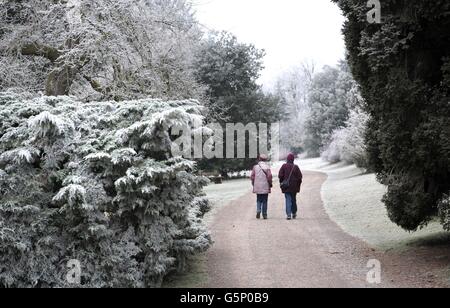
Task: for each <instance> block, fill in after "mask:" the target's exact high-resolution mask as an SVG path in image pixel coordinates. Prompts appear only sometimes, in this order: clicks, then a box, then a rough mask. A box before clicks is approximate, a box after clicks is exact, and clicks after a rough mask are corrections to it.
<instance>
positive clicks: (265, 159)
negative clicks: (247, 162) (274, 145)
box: [259, 154, 269, 161]
mask: <svg viewBox="0 0 450 308" xmlns="http://www.w3.org/2000/svg"><path fill="white" fill-rule="evenodd" d="M268 160H269V157H268V156H267V155H266V154H261V155H259V161H268Z"/></svg>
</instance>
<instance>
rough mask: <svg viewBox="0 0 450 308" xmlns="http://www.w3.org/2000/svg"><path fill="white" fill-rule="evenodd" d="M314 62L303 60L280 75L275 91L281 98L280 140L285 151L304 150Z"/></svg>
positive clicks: (314, 68)
mask: <svg viewBox="0 0 450 308" xmlns="http://www.w3.org/2000/svg"><path fill="white" fill-rule="evenodd" d="M315 70H316V67H315V63H314V62H313V61H304V62H303V63H302V64H301V65H300V66H298V67H294V68H292V69H291V70H290V71H288V72H285V73H283V74H282V76H280V77H279V78H278V80H277V83H276V85H275V93H276V95H278V96H280V97H281V98H282V99H283V103H284V107H283V112H284V117H285V121H283V123H282V126H281V134H282V136H281V140H282V142H283V147H284V148H285V149H286V150H287V151H294V152H301V151H302V150H304V143H303V141H304V140H305V125H306V120H307V117H308V113H309V108H308V95H309V91H310V89H311V84H312V81H313V78H314V75H315Z"/></svg>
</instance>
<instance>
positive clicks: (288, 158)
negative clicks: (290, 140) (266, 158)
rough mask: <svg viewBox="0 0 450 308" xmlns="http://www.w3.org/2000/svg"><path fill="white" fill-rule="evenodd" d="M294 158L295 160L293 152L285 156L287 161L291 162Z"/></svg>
mask: <svg viewBox="0 0 450 308" xmlns="http://www.w3.org/2000/svg"><path fill="white" fill-rule="evenodd" d="M294 160H295V155H294V154H293V153H289V155H288V157H287V161H288V163H293V162H294Z"/></svg>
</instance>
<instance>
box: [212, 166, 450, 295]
mask: <svg viewBox="0 0 450 308" xmlns="http://www.w3.org/2000/svg"><path fill="white" fill-rule="evenodd" d="M304 175H305V179H304V185H303V188H302V194H301V196H300V197H299V215H300V217H299V219H298V220H296V221H287V220H286V218H285V214H284V197H283V195H282V194H281V192H280V191H279V189H277V186H278V185H277V183H275V187H276V188H275V192H274V193H273V194H272V195H271V197H270V201H269V202H270V204H269V220H267V221H263V220H259V221H258V220H256V219H255V218H256V217H255V216H256V213H255V212H256V205H255V196H254V195H252V194H247V195H246V196H244V197H242V198H239V199H238V200H236V201H234V202H232V203H231V204H229V205H227V206H225V207H223V208H221V209H220V210H219V211H218V212H217V214H216V215H215V218H214V220H213V222H212V223H211V229H212V235H213V239H214V241H215V244H214V246H213V248H212V249H211V250H210V251H209V252H208V253H207V260H208V261H207V263H208V264H207V272H208V277H209V278H208V281H207V283H206V285H205V287H217V288H290V287H293V288H303V287H319V288H328V287H331V288H337V287H340V288H350V287H442V286H448V285H447V284H445V283H444V281H443V277H439V276H438V274H437V273H441V272H442V268H443V267H445V266H448V264H449V263H450V262H449V261H450V259H449V255H450V254H449V250H448V248H447V247H441V248H439V247H437V248H436V249H433V251H432V252H430V250H424V251H420V250H419V249H417V250H408V251H407V252H395V253H394V252H392V253H389V252H381V251H376V250H375V249H372V248H371V247H369V246H368V245H366V244H365V243H364V242H362V241H361V240H358V239H356V238H353V237H351V236H350V235H348V234H346V233H345V232H343V231H342V230H341V229H340V228H339V227H338V226H337V225H336V224H335V223H334V222H333V221H331V220H330V218H329V217H328V215H327V214H326V212H325V210H324V208H323V204H322V201H321V195H320V190H321V187H322V185H323V183H324V182H325V180H326V177H327V176H326V175H324V174H322V173H316V172H305V174H304ZM372 259H376V260H379V261H380V262H381V265H382V283H381V284H380V285H374V284H369V283H368V282H367V280H366V277H367V273H368V271H369V269H368V268H367V264H368V262H369V260H372Z"/></svg>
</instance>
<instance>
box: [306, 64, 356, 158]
mask: <svg viewBox="0 0 450 308" xmlns="http://www.w3.org/2000/svg"><path fill="white" fill-rule="evenodd" d="M357 89H358V87H357V84H356V82H355V81H354V79H353V77H352V75H351V73H350V71H349V69H348V66H347V63H346V62H343V61H342V62H341V63H340V64H339V65H338V66H337V67H330V66H326V67H324V69H323V70H322V71H321V72H319V73H317V74H316V75H315V76H314V78H313V81H312V84H311V87H310V90H309V92H308V114H307V120H306V123H305V135H306V136H305V140H304V147H305V149H306V150H307V151H308V154H309V155H312V156H318V155H320V154H321V152H322V151H324V150H325V148H326V146H327V145H328V144H329V143H330V141H331V138H332V135H333V132H334V131H335V130H336V129H339V128H342V127H344V126H345V122H346V121H347V120H348V119H349V116H350V110H352V109H354V108H356V107H357V106H358V104H359V101H358V96H359V94H358V91H357Z"/></svg>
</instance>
